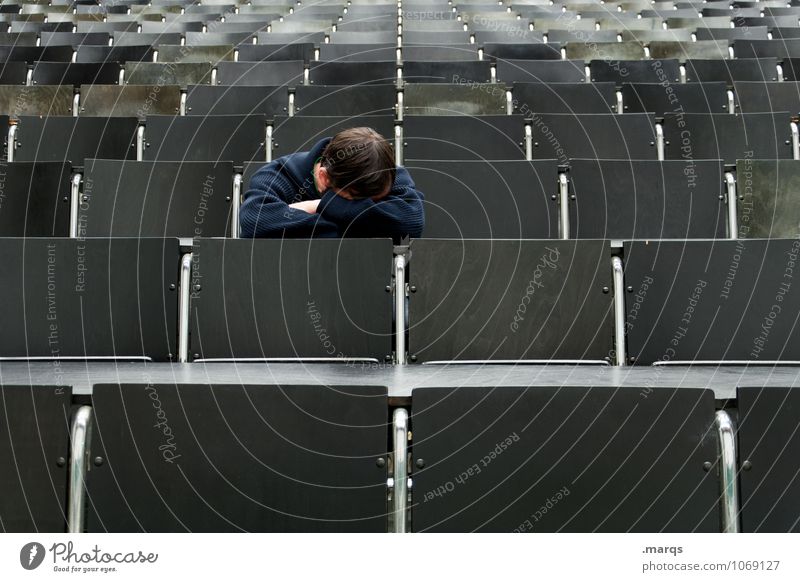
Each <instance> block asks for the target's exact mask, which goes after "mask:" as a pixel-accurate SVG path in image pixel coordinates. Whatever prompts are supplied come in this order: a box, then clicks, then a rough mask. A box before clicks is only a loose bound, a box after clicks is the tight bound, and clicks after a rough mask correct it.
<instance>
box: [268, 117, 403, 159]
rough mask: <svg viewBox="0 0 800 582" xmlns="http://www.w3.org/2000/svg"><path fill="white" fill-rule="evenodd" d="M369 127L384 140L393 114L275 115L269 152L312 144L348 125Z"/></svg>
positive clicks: (300, 149)
mask: <svg viewBox="0 0 800 582" xmlns="http://www.w3.org/2000/svg"><path fill="white" fill-rule="evenodd" d="M365 126H366V127H371V128H372V129H374V130H375V131H377V132H378V133H379V134H381V135H382V136H383V137H385V138H386V139H387V140H392V139H393V136H394V117H393V116H390V115H369V116H366V115H365V116H358V117H353V116H341V117H330V116H312V115H295V116H293V117H284V116H276V117H275V119H274V120H273V122H272V127H273V130H272V155H271V158H270V159H275V158H279V157H281V156H285V155H287V154H293V153H295V152H304V151H308V150H310V149H311V148H312V146H313V145H314V144H315V143H317V142H318V141H319V140H321V139H322V138H325V137H332V136H333V135H334V134H336V133H338V132H340V131H342V130H343V129H347V128H350V127H365Z"/></svg>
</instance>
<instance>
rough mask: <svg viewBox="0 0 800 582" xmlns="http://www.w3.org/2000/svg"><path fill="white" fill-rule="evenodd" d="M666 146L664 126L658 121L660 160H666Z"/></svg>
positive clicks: (657, 149) (657, 133) (657, 148)
mask: <svg viewBox="0 0 800 582" xmlns="http://www.w3.org/2000/svg"><path fill="white" fill-rule="evenodd" d="M665 146H666V142H665V141H664V126H663V125H661V124H660V123H656V154H657V156H658V160H659V161H661V162H663V161H664V147H665Z"/></svg>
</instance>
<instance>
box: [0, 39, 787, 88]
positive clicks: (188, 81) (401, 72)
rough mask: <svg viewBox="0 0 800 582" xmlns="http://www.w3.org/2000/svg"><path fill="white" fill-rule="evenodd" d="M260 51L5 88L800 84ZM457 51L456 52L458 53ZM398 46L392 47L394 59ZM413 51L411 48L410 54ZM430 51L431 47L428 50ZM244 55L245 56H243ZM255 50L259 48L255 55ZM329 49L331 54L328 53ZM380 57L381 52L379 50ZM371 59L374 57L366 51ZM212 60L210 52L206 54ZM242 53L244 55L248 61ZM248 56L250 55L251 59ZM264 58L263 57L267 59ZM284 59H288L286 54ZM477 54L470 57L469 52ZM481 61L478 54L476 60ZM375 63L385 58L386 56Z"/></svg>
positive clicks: (31, 74)
mask: <svg viewBox="0 0 800 582" xmlns="http://www.w3.org/2000/svg"><path fill="white" fill-rule="evenodd" d="M250 48H252V49H260V50H261V51H262V52H263V53H264V56H265V59H263V60H252V61H248V60H247V59H246V58H244V59H243V58H240V59H239V61H237V62H218V63H211V62H175V63H170V62H166V63H163V62H135V63H134V62H128V63H124V64H120V63H117V62H111V61H106V62H102V63H72V62H56V61H52V62H51V61H37V62H35V63H33V64H30V65H29V64H27V63H25V62H18V61H13V62H7V63H6V65H5V67H4V68H3V69H2V71H0V85H76V86H80V85H91V84H101V85H109V84H111V85H117V84H130V85H154V84H161V85H181V86H187V85H198V84H208V85H236V86H253V85H256V86H258V85H263V86H269V85H278V86H280V85H287V86H289V85H301V86H308V85H325V84H334V85H362V86H363V85H366V84H369V85H374V84H383V85H393V84H397V83H401V82H405V83H453V82H456V81H457V80H459V79H464V80H466V81H470V82H472V83H489V82H500V83H506V84H509V83H515V82H522V83H534V82H535V83H582V82H586V81H591V82H614V83H617V84H622V83H661V82H663V81H664V80H667V81H668V82H669V83H670V84H673V83H697V82H712V81H725V82H727V83H728V84H733V83H734V82H736V81H760V82H774V81H796V80H797V79H798V73H800V59H784V60H782V61H779V60H778V59H776V58H762V59H737V60H729V61H725V60H715V59H687V60H685V61H683V63H681V61H678V60H676V59H666V60H659V61H640V60H635V61H613V62H611V61H609V60H593V61H591V62H589V64H588V65H587V64H585V63H584V61H582V60H534V61H530V60H519V59H508V60H501V61H499V62H497V63H495V62H494V61H489V60H482V61H481V60H468V59H463V60H444V61H440V60H419V61H415V60H405V61H403V62H396V63H395V62H394V61H391V60H369V61H366V60H365V62H352V61H345V60H342V59H336V60H335V61H325V62H324V63H321V64H314V63H313V62H312V63H311V64H310V65H308V64H306V65H304V64H303V63H302V62H301V61H283V60H270V59H269V57H270V56H271V53H272V52H274V51H270V49H267V50H263V49H264V48H265V47H263V46H256V45H252V46H251V47H250ZM452 49H453V47H449V50H452ZM394 50H395V49H387V51H386V52H385V53H384V54H383V55H382V56H389V55H390V54H392V53H393V52H394ZM404 50H405V51H407V50H408V49H404ZM426 50H427V49H426ZM242 52H244V51H240V53H242ZM249 52H253V51H249ZM323 52H324V51H323ZM371 52H374V51H371ZM364 54H365V55H367V56H369V53H364ZM205 56H206V55H203V57H205ZM241 56H242V55H241V54H240V57H241ZM245 56H248V55H245ZM259 56H260V55H259ZM281 56H284V55H281ZM467 56H470V55H467ZM472 56H474V55H472ZM375 58H381V55H378V56H376V57H375Z"/></svg>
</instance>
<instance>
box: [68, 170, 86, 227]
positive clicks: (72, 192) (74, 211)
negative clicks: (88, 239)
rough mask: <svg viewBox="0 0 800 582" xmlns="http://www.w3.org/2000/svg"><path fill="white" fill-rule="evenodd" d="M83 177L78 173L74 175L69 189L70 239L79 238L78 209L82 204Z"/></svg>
mask: <svg viewBox="0 0 800 582" xmlns="http://www.w3.org/2000/svg"><path fill="white" fill-rule="evenodd" d="M82 179H83V175H82V174H80V173H79V172H76V173H74V174H73V175H72V182H71V183H70V189H69V238H78V209H79V208H80V204H81V180H82Z"/></svg>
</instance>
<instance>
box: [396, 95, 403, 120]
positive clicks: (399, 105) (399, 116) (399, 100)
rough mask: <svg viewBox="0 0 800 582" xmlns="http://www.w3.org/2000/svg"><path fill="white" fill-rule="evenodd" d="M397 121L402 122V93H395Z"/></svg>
mask: <svg viewBox="0 0 800 582" xmlns="http://www.w3.org/2000/svg"><path fill="white" fill-rule="evenodd" d="M397 121H403V91H398V92H397Z"/></svg>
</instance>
